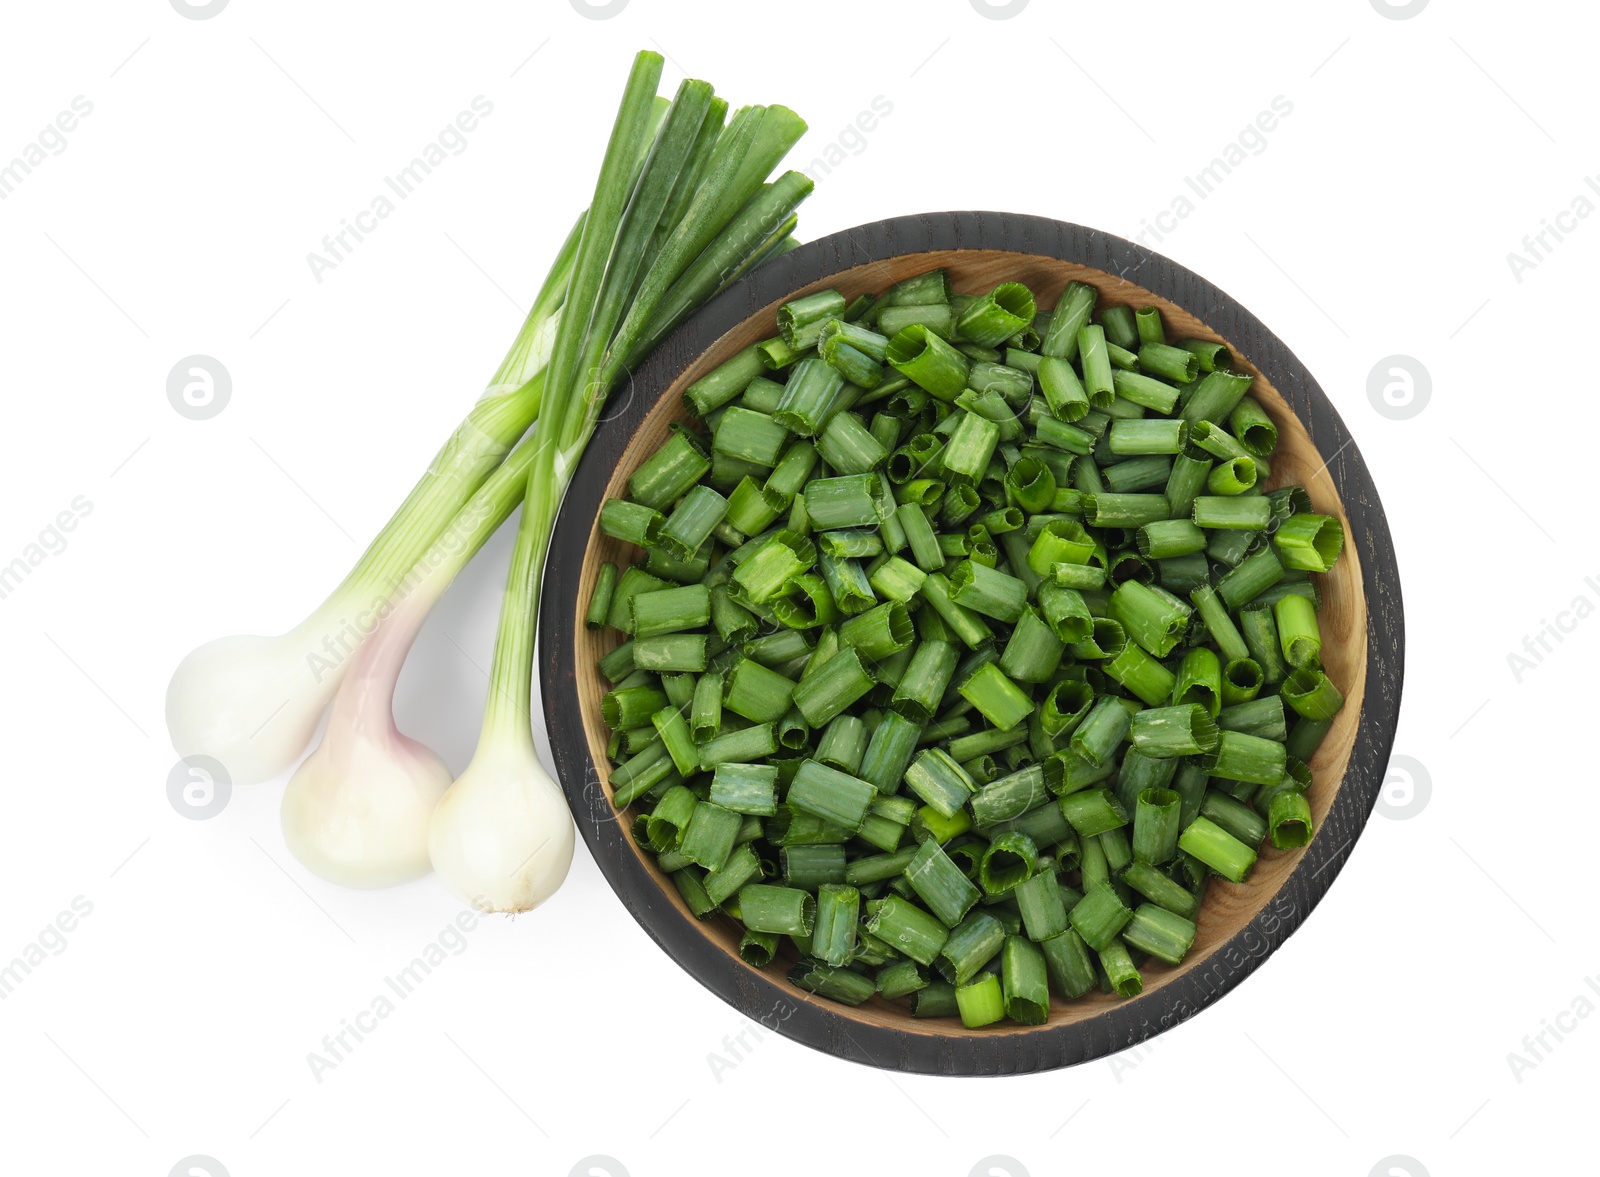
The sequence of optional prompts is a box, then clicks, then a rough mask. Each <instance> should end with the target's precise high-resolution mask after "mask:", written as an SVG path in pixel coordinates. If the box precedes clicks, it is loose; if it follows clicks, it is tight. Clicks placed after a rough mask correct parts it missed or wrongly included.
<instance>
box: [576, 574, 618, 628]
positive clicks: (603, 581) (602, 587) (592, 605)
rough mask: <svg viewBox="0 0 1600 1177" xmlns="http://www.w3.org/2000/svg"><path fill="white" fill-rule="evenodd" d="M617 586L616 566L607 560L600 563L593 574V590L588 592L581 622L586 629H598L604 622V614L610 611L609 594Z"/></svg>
mask: <svg viewBox="0 0 1600 1177" xmlns="http://www.w3.org/2000/svg"><path fill="white" fill-rule="evenodd" d="M616 588H617V566H616V565H615V564H613V563H611V562H610V561H609V560H608V561H606V562H605V563H603V564H601V565H600V571H599V572H598V573H597V574H596V576H595V581H594V591H593V592H592V593H590V594H589V609H588V612H586V613H585V614H584V617H583V624H584V628H586V629H599V628H600V627H601V626H603V625H605V623H606V614H607V613H609V612H610V611H611V594H612V593H614V592H615V591H616Z"/></svg>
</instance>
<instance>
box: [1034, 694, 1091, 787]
mask: <svg viewBox="0 0 1600 1177" xmlns="http://www.w3.org/2000/svg"><path fill="white" fill-rule="evenodd" d="M1093 703H1094V689H1093V688H1092V687H1090V686H1089V684H1088V683H1083V682H1078V681H1076V680H1073V679H1063V680H1062V681H1061V682H1058V683H1057V684H1056V685H1055V686H1053V687H1052V688H1051V689H1050V692H1049V693H1048V694H1047V695H1045V697H1044V705H1043V706H1042V707H1040V709H1039V724H1040V726H1041V728H1042V729H1043V730H1044V732H1045V734H1047V735H1049V736H1050V737H1052V738H1054V739H1059V738H1061V737H1063V736H1070V735H1071V734H1072V732H1073V731H1074V730H1075V729H1076V728H1077V726H1078V725H1079V724H1080V723H1082V722H1083V718H1084V716H1086V715H1088V714H1089V708H1090V707H1091V706H1092V705H1093ZM1085 783H1088V782H1085Z"/></svg>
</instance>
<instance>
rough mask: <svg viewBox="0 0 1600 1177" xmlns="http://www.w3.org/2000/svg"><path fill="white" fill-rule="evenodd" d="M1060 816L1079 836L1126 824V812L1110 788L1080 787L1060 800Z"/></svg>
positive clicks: (1091, 834) (1084, 836)
mask: <svg viewBox="0 0 1600 1177" xmlns="http://www.w3.org/2000/svg"><path fill="white" fill-rule="evenodd" d="M1059 804H1060V807H1061V816H1062V817H1064V818H1066V819H1067V823H1068V824H1069V825H1071V826H1072V828H1073V829H1074V830H1076V831H1077V834H1078V837H1079V838H1092V837H1094V836H1096V835H1097V834H1103V833H1105V832H1106V831H1107V830H1114V829H1118V828H1120V827H1122V826H1125V825H1127V824H1128V814H1127V812H1126V811H1125V810H1124V809H1123V808H1122V806H1121V805H1120V804H1119V803H1118V801H1117V799H1116V797H1115V796H1114V795H1113V794H1112V792H1111V790H1110V789H1080V790H1079V791H1078V792H1075V793H1068V794H1066V795H1065V796H1063V797H1062V798H1061V801H1060V803H1059Z"/></svg>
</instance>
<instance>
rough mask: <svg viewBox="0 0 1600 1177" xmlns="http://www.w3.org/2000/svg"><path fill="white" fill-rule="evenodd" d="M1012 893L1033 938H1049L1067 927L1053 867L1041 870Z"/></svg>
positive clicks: (1064, 910) (1029, 934) (1025, 925)
mask: <svg viewBox="0 0 1600 1177" xmlns="http://www.w3.org/2000/svg"><path fill="white" fill-rule="evenodd" d="M1012 894H1013V895H1015V896H1016V900H1017V910H1018V912H1019V913H1020V914H1021V916H1022V926H1023V927H1024V928H1025V929H1027V933H1028V938H1029V939H1030V940H1048V939H1050V938H1051V937H1052V936H1059V935H1060V934H1061V933H1062V932H1064V931H1066V930H1067V926H1068V925H1067V908H1066V904H1065V903H1064V902H1063V900H1062V897H1061V887H1060V885H1059V883H1058V882H1057V874H1056V870H1055V868H1054V867H1047V868H1045V869H1043V870H1040V871H1039V872H1038V873H1037V874H1035V875H1034V876H1033V877H1032V878H1030V879H1028V880H1027V881H1026V882H1024V883H1022V884H1021V885H1019V886H1018V887H1017V888H1016V889H1015V890H1014V891H1013V892H1012Z"/></svg>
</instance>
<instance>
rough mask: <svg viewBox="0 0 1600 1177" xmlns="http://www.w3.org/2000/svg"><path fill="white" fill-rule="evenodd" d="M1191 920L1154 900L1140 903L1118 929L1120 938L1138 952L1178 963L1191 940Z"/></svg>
mask: <svg viewBox="0 0 1600 1177" xmlns="http://www.w3.org/2000/svg"><path fill="white" fill-rule="evenodd" d="M1195 931H1196V928H1195V925H1194V921H1193V920H1189V919H1185V918H1184V917H1183V916H1181V915H1178V914H1176V913H1174V912H1170V911H1168V910H1166V909H1165V908H1163V907H1157V906H1156V905H1155V904H1154V903H1141V904H1140V905H1139V906H1138V908H1137V909H1136V910H1135V911H1134V913H1133V918H1132V919H1131V920H1129V921H1128V926H1127V927H1126V928H1124V929H1123V930H1122V939H1123V940H1124V941H1125V942H1126V943H1127V944H1129V945H1130V946H1131V947H1134V948H1137V949H1138V950H1139V951H1140V952H1147V953H1149V954H1150V955H1151V956H1153V957H1155V958H1156V959H1157V960H1160V961H1165V962H1166V963H1167V964H1174V965H1175V964H1181V963H1183V958H1184V956H1186V955H1187V954H1188V952H1189V949H1190V947H1191V946H1192V945H1193V944H1194V937H1195Z"/></svg>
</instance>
